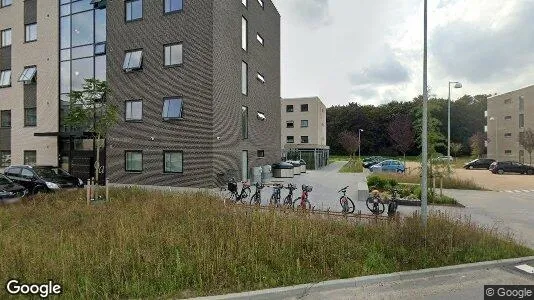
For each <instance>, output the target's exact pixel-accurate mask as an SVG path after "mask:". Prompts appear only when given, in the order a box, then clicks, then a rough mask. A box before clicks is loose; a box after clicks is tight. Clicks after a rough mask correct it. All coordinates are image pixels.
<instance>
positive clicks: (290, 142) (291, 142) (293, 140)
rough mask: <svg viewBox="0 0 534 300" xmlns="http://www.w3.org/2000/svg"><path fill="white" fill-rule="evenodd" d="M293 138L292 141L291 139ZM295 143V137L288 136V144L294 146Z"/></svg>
mask: <svg viewBox="0 0 534 300" xmlns="http://www.w3.org/2000/svg"><path fill="white" fill-rule="evenodd" d="M289 138H291V141H290V139H289ZM294 143H295V136H294V135H287V136H286V144H294Z"/></svg>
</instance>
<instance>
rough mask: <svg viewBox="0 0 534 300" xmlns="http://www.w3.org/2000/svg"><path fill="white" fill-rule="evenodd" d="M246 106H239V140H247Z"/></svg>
mask: <svg viewBox="0 0 534 300" xmlns="http://www.w3.org/2000/svg"><path fill="white" fill-rule="evenodd" d="M248 125H249V121H248V106H244V105H241V139H243V140H247V139H248V133H249V132H248Z"/></svg>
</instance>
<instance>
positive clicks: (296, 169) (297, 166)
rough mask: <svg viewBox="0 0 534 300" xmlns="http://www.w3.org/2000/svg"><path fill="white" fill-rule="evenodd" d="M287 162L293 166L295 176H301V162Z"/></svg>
mask: <svg viewBox="0 0 534 300" xmlns="http://www.w3.org/2000/svg"><path fill="white" fill-rule="evenodd" d="M286 162H287V163H290V164H292V165H293V174H294V175H300V162H299V161H298V160H287V161H286Z"/></svg>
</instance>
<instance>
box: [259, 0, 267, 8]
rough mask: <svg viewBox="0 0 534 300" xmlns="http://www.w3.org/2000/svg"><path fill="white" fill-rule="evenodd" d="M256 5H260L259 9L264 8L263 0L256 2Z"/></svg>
mask: <svg viewBox="0 0 534 300" xmlns="http://www.w3.org/2000/svg"><path fill="white" fill-rule="evenodd" d="M258 3H259V4H260V6H261V8H264V6H265V4H264V3H263V0H258Z"/></svg>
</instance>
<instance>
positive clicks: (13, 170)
mask: <svg viewBox="0 0 534 300" xmlns="http://www.w3.org/2000/svg"><path fill="white" fill-rule="evenodd" d="M4 174H5V175H6V176H7V177H8V178H9V179H11V180H13V181H15V182H16V183H18V184H20V185H22V186H24V187H25V188H26V189H27V190H28V191H29V192H30V193H31V194H37V193H39V192H51V191H54V190H58V189H68V188H78V187H83V181H82V180H81V179H79V178H76V177H74V176H72V175H70V174H69V173H67V172H66V171H64V170H62V169H60V168H58V167H53V166H11V167H8V168H6V169H5V170H4Z"/></svg>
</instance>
